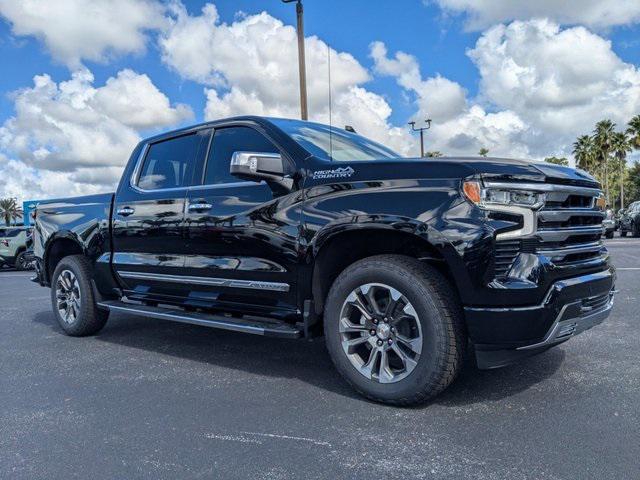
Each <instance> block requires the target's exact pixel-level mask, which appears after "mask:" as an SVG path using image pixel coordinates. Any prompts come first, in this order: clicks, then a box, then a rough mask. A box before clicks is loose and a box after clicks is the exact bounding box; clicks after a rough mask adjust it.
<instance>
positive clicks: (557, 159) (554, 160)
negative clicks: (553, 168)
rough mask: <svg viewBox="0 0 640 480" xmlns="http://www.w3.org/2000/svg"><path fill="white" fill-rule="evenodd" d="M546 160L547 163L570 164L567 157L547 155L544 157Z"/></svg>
mask: <svg viewBox="0 0 640 480" xmlns="http://www.w3.org/2000/svg"><path fill="white" fill-rule="evenodd" d="M544 161H545V162H547V163H553V164H555V165H563V166H565V167H568V166H569V160H567V159H566V158H565V157H547V158H545V159H544Z"/></svg>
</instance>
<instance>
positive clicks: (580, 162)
mask: <svg viewBox="0 0 640 480" xmlns="http://www.w3.org/2000/svg"><path fill="white" fill-rule="evenodd" d="M573 156H574V158H575V159H576V166H577V167H579V168H581V169H583V170H586V171H587V172H590V173H595V172H594V171H593V167H594V165H593V164H594V161H593V160H594V159H593V139H592V138H591V137H590V136H589V135H581V136H579V137H578V139H577V140H576V141H575V142H573Z"/></svg>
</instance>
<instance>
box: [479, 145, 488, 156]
mask: <svg viewBox="0 0 640 480" xmlns="http://www.w3.org/2000/svg"><path fill="white" fill-rule="evenodd" d="M488 154H489V149H488V148H484V147H482V148H481V149H480V151H479V152H478V155H480V156H481V157H486V156H487V155H488Z"/></svg>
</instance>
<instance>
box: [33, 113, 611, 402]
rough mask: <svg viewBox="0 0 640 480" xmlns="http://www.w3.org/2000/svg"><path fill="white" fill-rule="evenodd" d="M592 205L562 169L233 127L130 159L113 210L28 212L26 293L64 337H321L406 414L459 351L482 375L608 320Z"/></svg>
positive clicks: (275, 124) (219, 125)
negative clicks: (199, 329) (128, 327)
mask: <svg viewBox="0 0 640 480" xmlns="http://www.w3.org/2000/svg"><path fill="white" fill-rule="evenodd" d="M600 199H601V191H600V189H599V185H598V183H597V182H596V181H595V180H594V179H593V178H592V177H590V176H588V175H587V174H585V173H584V172H580V171H576V170H574V169H571V168H567V167H561V166H556V165H551V164H547V163H538V162H525V161H516V160H506V159H493V158H436V159H429V160H427V159H402V158H400V156H399V155H398V154H396V153H395V152H393V151H391V150H389V149H388V148H386V147H384V146H382V145H380V144H378V143H376V142H373V141H371V140H369V139H367V138H364V137H362V136H359V135H357V134H356V133H354V132H353V131H351V129H349V130H342V129H339V128H335V127H334V128H330V127H328V126H325V125H321V124H316V123H311V122H302V121H297V120H283V119H271V118H261V117H249V116H248V117H238V118H232V119H228V120H221V121H216V122H211V123H205V124H202V125H198V126H195V127H191V128H186V129H182V130H178V131H173V132H170V133H166V134H162V135H158V136H155V137H153V138H149V139H147V140H144V141H143V142H141V143H140V144H139V145H138V146H137V147H136V148H135V150H134V151H133V153H132V155H131V159H130V160H129V163H128V165H127V166H126V168H125V169H124V173H123V175H122V179H121V181H120V184H119V185H118V188H117V190H116V192H115V193H111V194H103V195H92V196H87V197H80V198H70V199H68V200H66V201H62V202H60V201H57V202H56V203H49V204H46V203H43V204H40V205H39V206H38V207H37V210H36V227H35V234H34V241H35V255H36V258H37V277H36V278H35V280H36V281H37V282H39V283H40V284H41V285H43V286H48V287H51V300H52V304H53V311H54V314H55V316H56V318H57V321H58V322H59V324H60V326H61V327H62V329H63V330H64V331H65V332H66V333H67V334H69V335H76V336H82V335H90V334H93V333H96V332H98V331H99V330H100V329H101V328H102V327H103V326H104V325H105V322H106V321H107V317H108V315H109V312H111V311H114V312H125V313H130V314H135V315H142V316H146V317H151V318H157V319H165V320H173V321H177V322H187V323H193V324H197V325H203V326H209V327H215V328H223V329H228V330H234V331H239V332H247V333H254V334H259V335H266V336H273V337H285V338H311V337H314V336H319V335H324V337H325V341H326V345H327V348H328V351H329V354H330V355H331V357H332V359H333V361H334V363H335V366H336V368H337V370H338V371H339V372H340V373H341V374H342V375H343V376H344V377H345V378H346V380H347V381H349V383H350V384H351V385H353V387H354V388H355V389H357V390H358V391H359V392H361V393H362V394H363V395H365V396H367V397H369V398H371V399H374V400H377V401H381V402H386V403H391V404H396V405H409V404H416V403H420V402H423V401H425V400H427V399H429V398H431V397H433V396H434V395H436V394H438V393H439V392H441V391H442V390H443V389H445V388H446V387H447V386H448V385H449V384H450V383H451V382H452V381H453V379H454V378H455V376H456V374H457V373H458V371H459V369H460V367H461V363H462V361H463V358H464V357H465V352H467V351H469V352H470V353H473V355H474V356H475V359H476V361H477V364H478V366H479V367H480V368H493V367H499V366H502V365H505V364H507V363H510V362H513V361H515V360H517V359H519V358H522V357H525V356H529V355H532V354H535V353H539V352H542V351H544V350H546V349H547V348H549V347H551V346H553V345H556V344H558V343H560V342H563V341H565V340H567V339H569V338H570V337H572V336H573V335H576V334H578V333H580V332H582V331H584V330H586V329H588V328H590V327H592V326H594V325H596V324H598V323H600V322H602V321H603V320H604V319H605V318H606V317H607V316H608V315H609V312H610V310H611V308H612V304H613V292H614V283H615V271H614V268H613V267H612V266H611V264H610V263H609V256H608V253H607V250H606V248H605V247H604V246H603V244H602V242H601V239H600V238H601V234H602V219H603V212H602V203H601V201H600ZM212 348H215V347H214V346H212ZM256 361H259V359H256Z"/></svg>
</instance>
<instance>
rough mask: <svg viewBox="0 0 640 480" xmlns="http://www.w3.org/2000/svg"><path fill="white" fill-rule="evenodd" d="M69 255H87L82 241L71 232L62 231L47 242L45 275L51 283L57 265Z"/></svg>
mask: <svg viewBox="0 0 640 480" xmlns="http://www.w3.org/2000/svg"><path fill="white" fill-rule="evenodd" d="M69 255H86V251H85V248H84V247H83V244H82V242H81V241H80V239H78V238H77V237H76V236H75V235H73V234H72V233H71V232H60V233H58V234H56V235H55V236H52V237H51V238H50V239H49V241H48V242H47V245H46V248H45V254H44V258H43V260H44V262H43V263H44V265H43V266H44V277H45V280H46V282H47V283H48V284H51V276H52V275H53V272H54V271H55V269H56V266H57V265H58V263H59V262H60V260H62V259H63V258H64V257H66V256H69Z"/></svg>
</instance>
